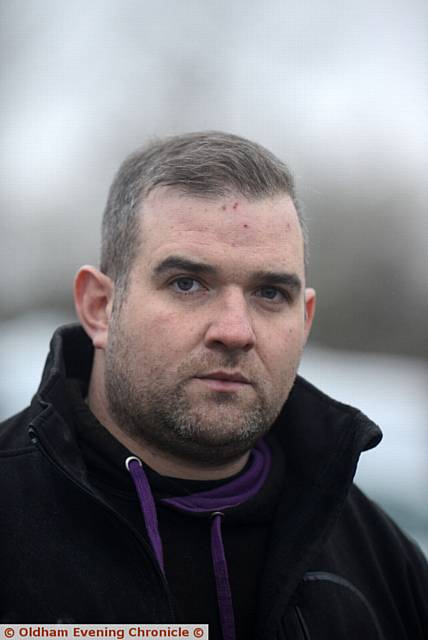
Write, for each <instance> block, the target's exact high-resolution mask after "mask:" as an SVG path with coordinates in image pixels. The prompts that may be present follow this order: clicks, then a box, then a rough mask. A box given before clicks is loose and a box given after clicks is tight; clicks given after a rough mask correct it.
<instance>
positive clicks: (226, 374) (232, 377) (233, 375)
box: [196, 371, 250, 384]
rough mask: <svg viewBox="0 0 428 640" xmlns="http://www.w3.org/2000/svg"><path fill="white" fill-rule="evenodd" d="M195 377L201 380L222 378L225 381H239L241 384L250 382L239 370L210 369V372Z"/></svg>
mask: <svg viewBox="0 0 428 640" xmlns="http://www.w3.org/2000/svg"><path fill="white" fill-rule="evenodd" d="M196 377H197V378H200V379H202V380H206V379H209V380H224V381H226V382H241V383H243V384H250V381H249V380H248V379H247V378H246V377H245V376H244V375H243V374H242V373H241V372H240V371H235V372H230V371H212V372H210V373H204V375H202V376H196Z"/></svg>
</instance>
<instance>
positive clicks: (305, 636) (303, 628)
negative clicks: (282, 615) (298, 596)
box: [294, 604, 311, 640]
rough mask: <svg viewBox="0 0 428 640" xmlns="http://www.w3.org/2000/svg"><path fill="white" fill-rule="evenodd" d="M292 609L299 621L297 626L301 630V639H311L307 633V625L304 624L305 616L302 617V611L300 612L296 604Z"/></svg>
mask: <svg viewBox="0 0 428 640" xmlns="http://www.w3.org/2000/svg"><path fill="white" fill-rule="evenodd" d="M294 610H295V612H296V617H297V620H298V621H299V627H300V630H301V632H302V637H303V639H304V640H311V636H310V634H309V630H308V627H307V625H306V622H305V618H304V617H303V613H302V611H301V609H300V607H299V606H298V605H297V604H296V605H295V606H294Z"/></svg>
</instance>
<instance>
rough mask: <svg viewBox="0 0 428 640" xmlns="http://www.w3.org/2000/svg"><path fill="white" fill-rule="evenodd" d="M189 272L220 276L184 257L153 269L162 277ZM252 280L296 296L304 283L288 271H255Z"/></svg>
mask: <svg viewBox="0 0 428 640" xmlns="http://www.w3.org/2000/svg"><path fill="white" fill-rule="evenodd" d="M175 270H181V271H188V272H190V273H194V274H199V275H218V273H219V271H218V269H217V268H216V267H213V266H212V265H210V264H206V263H204V262H197V261H196V260H191V259H190V258H184V257H182V256H168V257H167V258H165V259H164V260H162V261H161V262H159V264H157V265H156V266H155V268H154V269H153V273H154V275H155V276H161V275H163V274H165V273H167V272H168V271H175ZM250 278H251V280H254V281H257V282H266V283H269V284H270V285H282V286H285V287H287V288H288V289H290V290H292V291H294V292H295V293H296V294H297V293H299V292H300V291H301V289H302V281H301V279H300V278H299V276H298V275H297V274H296V273H289V272H287V271H254V272H253V273H251V275H250Z"/></svg>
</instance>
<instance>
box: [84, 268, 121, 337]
mask: <svg viewBox="0 0 428 640" xmlns="http://www.w3.org/2000/svg"><path fill="white" fill-rule="evenodd" d="M113 294H114V285H113V282H112V281H111V279H110V278H109V277H108V276H106V275H104V273H101V271H99V270H98V269H96V268H95V267H91V266H88V265H85V266H84V267H81V269H79V271H78V272H77V275H76V277H75V279H74V304H75V306H76V313H77V316H78V318H79V320H80V322H81V324H82V326H83V328H84V329H85V331H86V333H87V334H88V336H89V337H90V338H91V340H92V344H93V345H94V347H95V348H96V349H105V348H106V345H107V336H108V326H109V321H110V316H111V309H112V305H113Z"/></svg>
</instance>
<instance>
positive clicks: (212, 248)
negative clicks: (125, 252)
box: [140, 188, 304, 275]
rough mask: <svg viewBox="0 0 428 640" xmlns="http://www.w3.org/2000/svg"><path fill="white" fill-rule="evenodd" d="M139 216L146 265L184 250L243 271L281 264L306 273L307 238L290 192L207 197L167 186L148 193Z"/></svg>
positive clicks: (142, 256) (142, 249) (184, 252)
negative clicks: (255, 197) (253, 196)
mask: <svg viewBox="0 0 428 640" xmlns="http://www.w3.org/2000/svg"><path fill="white" fill-rule="evenodd" d="M140 215H141V222H140V234H141V238H140V239H141V251H140V259H142V260H143V262H144V263H145V264H146V265H147V264H148V265H152V264H154V263H155V262H157V261H159V260H162V259H164V258H165V257H167V256H168V255H172V254H174V255H176V254H180V253H182V254H184V255H186V256H188V257H193V258H202V259H203V260H206V261H207V262H212V261H219V260H220V261H221V262H224V263H231V264H232V263H233V264H234V265H235V266H239V267H242V268H243V269H244V268H245V267H246V265H247V264H248V265H249V266H251V268H254V266H256V265H257V264H259V266H261V267H267V266H270V268H273V267H278V266H279V263H280V265H281V266H282V267H284V268H288V269H290V268H293V269H294V270H295V271H296V272H298V273H300V274H302V275H303V270H304V256H303V236H302V231H301V227H300V224H299V220H298V216H297V213H296V209H295V207H294V204H293V201H292V199H291V198H290V197H289V196H288V195H287V194H281V195H279V196H275V197H271V198H264V199H260V200H251V201H249V200H247V199H246V198H244V197H243V196H242V195H238V194H236V195H227V196H225V197H221V198H215V199H205V198H200V197H192V196H189V195H183V194H181V193H179V192H177V191H175V190H173V189H164V188H163V189H157V190H155V191H153V192H152V193H151V194H150V195H149V197H148V198H147V199H146V200H145V201H144V203H143V207H142V210H141V213H140Z"/></svg>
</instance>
